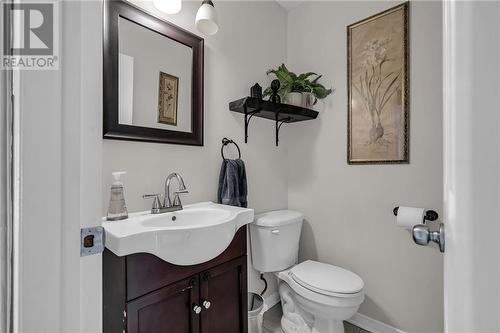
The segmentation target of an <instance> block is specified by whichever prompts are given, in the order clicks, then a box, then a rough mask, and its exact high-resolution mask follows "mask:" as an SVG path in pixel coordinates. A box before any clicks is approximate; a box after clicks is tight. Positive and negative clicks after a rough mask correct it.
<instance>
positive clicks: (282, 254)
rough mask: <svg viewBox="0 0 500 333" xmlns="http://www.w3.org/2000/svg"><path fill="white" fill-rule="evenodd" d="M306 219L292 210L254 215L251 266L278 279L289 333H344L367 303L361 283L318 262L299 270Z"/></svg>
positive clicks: (352, 275) (286, 327)
mask: <svg viewBox="0 0 500 333" xmlns="http://www.w3.org/2000/svg"><path fill="white" fill-rule="evenodd" d="M303 219H304V216H303V214H302V213H299V212H295V211H291V210H280V211H272V212H268V213H264V214H259V215H256V216H255V221H254V223H252V224H250V242H251V247H252V248H251V253H252V264H253V266H254V268H255V269H256V270H258V271H259V272H261V273H269V272H275V273H276V275H277V277H278V281H279V293H280V298H281V305H282V307H283V317H282V318H281V328H282V329H283V331H284V332H285V333H292V332H293V333H337V332H339V333H340V332H344V325H343V320H346V319H348V318H350V317H352V316H353V315H354V314H355V313H356V312H357V311H358V308H359V306H360V305H361V303H362V302H363V300H364V294H363V286H364V283H363V280H362V279H361V278H360V277H359V276H358V275H356V274H354V273H352V272H350V271H348V270H346V269H343V268H340V267H337V266H333V265H329V264H324V263H320V262H317V261H312V260H307V261H305V262H302V263H300V264H297V256H298V251H299V238H300V232H301V229H302V221H303Z"/></svg>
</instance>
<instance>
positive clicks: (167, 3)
mask: <svg viewBox="0 0 500 333" xmlns="http://www.w3.org/2000/svg"><path fill="white" fill-rule="evenodd" d="M153 4H154V5H155V7H156V8H157V9H158V10H159V11H162V12H164V13H167V14H177V13H178V12H180V11H181V9H182V0H153Z"/></svg>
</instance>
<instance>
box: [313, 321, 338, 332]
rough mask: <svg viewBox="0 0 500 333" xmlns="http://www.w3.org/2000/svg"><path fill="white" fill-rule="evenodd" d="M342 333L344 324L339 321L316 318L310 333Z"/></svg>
mask: <svg viewBox="0 0 500 333" xmlns="http://www.w3.org/2000/svg"><path fill="white" fill-rule="evenodd" d="M325 332H329V333H344V332H345V331H344V323H343V321H341V320H328V319H323V318H316V321H315V322H314V326H313V328H312V330H311V333H325Z"/></svg>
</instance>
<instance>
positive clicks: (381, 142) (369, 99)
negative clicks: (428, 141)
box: [347, 2, 409, 164]
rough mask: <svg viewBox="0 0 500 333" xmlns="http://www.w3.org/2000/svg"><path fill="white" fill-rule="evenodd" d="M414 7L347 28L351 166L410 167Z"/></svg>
mask: <svg viewBox="0 0 500 333" xmlns="http://www.w3.org/2000/svg"><path fill="white" fill-rule="evenodd" d="M408 6H409V5H408V2H406V3H403V4H401V5H399V6H396V7H393V8H391V9H389V10H386V11H384V12H382V13H379V14H376V15H374V16H371V17H369V18H367V19H364V20H362V21H360V22H357V23H354V24H351V25H349V26H348V27H347V87H348V129H347V133H348V138H347V146H348V149H347V161H348V163H349V164H375V163H408V162H409V113H408V112H409V110H408V106H409V94H408V91H409V86H408V83H409V82H408V81H409V80H408V61H409V54H408V53H409V52H408V46H409V45H408V43H409V42H408V10H409V9H408Z"/></svg>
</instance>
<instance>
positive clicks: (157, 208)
mask: <svg viewBox="0 0 500 333" xmlns="http://www.w3.org/2000/svg"><path fill="white" fill-rule="evenodd" d="M142 198H143V199H151V198H154V199H153V206H152V207H151V213H152V214H157V213H158V212H160V208H161V204H160V195H159V194H157V193H154V194H144V195H143V196H142Z"/></svg>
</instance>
